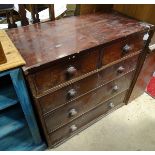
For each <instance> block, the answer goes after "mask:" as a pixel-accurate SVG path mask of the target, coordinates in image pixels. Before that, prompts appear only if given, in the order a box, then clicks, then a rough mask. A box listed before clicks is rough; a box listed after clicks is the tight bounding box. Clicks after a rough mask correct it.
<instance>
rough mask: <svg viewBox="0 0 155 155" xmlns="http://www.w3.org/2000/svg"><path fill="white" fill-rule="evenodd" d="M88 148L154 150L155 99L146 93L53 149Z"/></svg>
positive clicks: (71, 149) (75, 149)
mask: <svg viewBox="0 0 155 155" xmlns="http://www.w3.org/2000/svg"><path fill="white" fill-rule="evenodd" d="M85 150H87V151H98V150H103V151H109V150H111V151H112V150H135V151H136V150H138V151H140V150H155V99H153V98H151V97H150V96H149V95H147V94H146V93H144V94H143V95H141V96H140V97H139V98H137V99H136V100H134V101H133V102H132V103H130V104H128V105H127V106H124V107H122V108H120V109H118V110H116V111H115V112H113V113H112V114H110V115H108V116H106V117H104V118H102V119H101V120H100V121H98V122H97V123H95V124H94V125H92V126H91V127H89V128H87V129H86V130H84V131H82V132H81V133H80V134H78V135H76V136H74V137H73V138H71V139H70V140H68V141H67V142H65V143H63V144H62V145H60V146H59V147H57V148H54V149H52V150H51V151H85Z"/></svg>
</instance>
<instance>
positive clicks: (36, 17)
mask: <svg viewBox="0 0 155 155" xmlns="http://www.w3.org/2000/svg"><path fill="white" fill-rule="evenodd" d="M28 6H29V11H30V12H31V16H32V23H33V24H34V23H38V22H40V18H39V10H38V5H37V4H29V5H28ZM46 6H47V8H49V19H47V20H46V21H49V20H51V21H52V20H55V15H54V4H47V5H46ZM25 9H26V7H25V5H24V4H19V14H20V17H21V25H22V26H26V25H29V21H28V19H27V17H26V10H25Z"/></svg>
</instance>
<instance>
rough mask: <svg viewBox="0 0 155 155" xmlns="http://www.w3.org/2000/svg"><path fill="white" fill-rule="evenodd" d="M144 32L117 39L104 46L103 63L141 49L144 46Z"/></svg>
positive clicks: (105, 63)
mask: <svg viewBox="0 0 155 155" xmlns="http://www.w3.org/2000/svg"><path fill="white" fill-rule="evenodd" d="M143 37H144V33H142V34H137V35H136V36H132V37H128V38H126V39H124V40H123V39H122V40H121V41H117V42H116V43H113V44H111V45H109V46H106V47H103V58H102V65H107V64H109V63H111V62H114V61H116V60H118V59H121V58H123V57H125V56H127V55H130V54H132V53H135V52H137V51H140V50H142V49H143V48H144V43H145V42H144V41H143Z"/></svg>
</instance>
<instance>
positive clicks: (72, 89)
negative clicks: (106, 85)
mask: <svg viewBox="0 0 155 155" xmlns="http://www.w3.org/2000/svg"><path fill="white" fill-rule="evenodd" d="M98 83H99V79H98V74H97V73H96V74H93V75H91V76H88V77H86V78H84V79H82V80H80V81H77V82H75V83H72V84H70V85H69V86H66V87H63V88H61V89H59V90H57V91H54V92H52V93H50V94H48V95H46V96H44V97H41V98H39V99H38V101H39V103H40V106H41V109H42V112H43V114H44V113H47V112H48V111H50V110H54V109H55V108H58V107H59V106H62V105H63V104H65V103H67V102H69V101H71V100H73V99H74V98H76V97H78V96H79V95H81V94H83V93H86V92H87V91H89V90H91V89H94V88H96V87H97V86H99V84H98Z"/></svg>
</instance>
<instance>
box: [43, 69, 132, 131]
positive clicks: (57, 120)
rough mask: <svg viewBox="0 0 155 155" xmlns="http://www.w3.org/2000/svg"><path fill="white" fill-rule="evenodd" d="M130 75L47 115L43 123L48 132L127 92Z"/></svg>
mask: <svg viewBox="0 0 155 155" xmlns="http://www.w3.org/2000/svg"><path fill="white" fill-rule="evenodd" d="M132 75H133V72H130V73H128V74H126V75H125V76H123V77H121V78H119V79H117V80H114V81H112V82H110V83H108V84H106V85H103V86H101V87H99V88H97V89H96V90H94V91H92V92H90V93H88V94H86V95H84V96H82V97H80V98H78V99H76V100H75V101H73V102H70V103H68V104H66V105H64V106H62V107H60V108H58V109H56V110H54V111H52V112H51V113H49V114H47V115H46V116H45V122H46V126H47V129H48V132H52V131H53V130H55V129H57V128H58V127H60V126H62V125H64V124H67V123H69V122H70V121H72V120H73V119H75V118H77V117H78V116H80V115H81V114H83V113H85V112H87V111H89V110H90V109H92V108H94V107H95V106H97V105H98V104H100V103H101V102H104V101H105V100H108V99H109V98H111V97H113V96H115V95H117V94H119V93H121V92H122V91H125V90H127V89H128V88H129V86H130V82H131V78H132Z"/></svg>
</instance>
